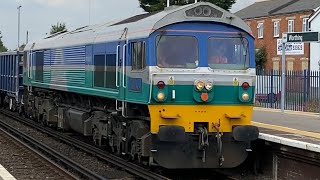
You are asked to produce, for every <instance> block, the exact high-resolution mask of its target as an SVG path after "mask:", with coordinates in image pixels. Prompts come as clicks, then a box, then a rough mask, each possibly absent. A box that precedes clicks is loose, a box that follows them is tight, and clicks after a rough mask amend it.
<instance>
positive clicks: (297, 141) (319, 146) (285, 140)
mask: <svg viewBox="0 0 320 180" xmlns="http://www.w3.org/2000/svg"><path fill="white" fill-rule="evenodd" d="M252 125H255V126H257V127H259V132H260V135H259V138H260V139H264V140H266V141H271V142H276V143H280V144H284V145H288V146H292V147H296V148H302V149H306V150H310V151H315V152H319V153H320V115H319V114H317V113H306V112H294V111H285V112H284V113H282V112H281V110H276V109H266V108H254V112H253V115H252Z"/></svg>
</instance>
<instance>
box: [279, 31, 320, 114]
mask: <svg viewBox="0 0 320 180" xmlns="http://www.w3.org/2000/svg"><path fill="white" fill-rule="evenodd" d="M289 42H318V43H319V42H320V32H311V31H309V32H290V33H282V60H281V71H282V74H281V112H282V113H283V112H284V99H285V65H286V60H285V59H286V53H285V52H286V50H285V48H286V43H289ZM318 88H320V87H318Z"/></svg>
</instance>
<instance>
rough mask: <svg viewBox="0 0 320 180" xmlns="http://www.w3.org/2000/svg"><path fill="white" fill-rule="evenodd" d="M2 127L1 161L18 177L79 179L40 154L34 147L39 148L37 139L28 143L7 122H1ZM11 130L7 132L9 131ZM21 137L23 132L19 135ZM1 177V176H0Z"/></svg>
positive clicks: (0, 130) (0, 138)
mask: <svg viewBox="0 0 320 180" xmlns="http://www.w3.org/2000/svg"><path fill="white" fill-rule="evenodd" d="M1 126H2V128H0V144H1V147H0V151H1V157H0V160H1V163H2V164H5V166H7V167H10V169H11V171H13V173H14V177H15V178H16V179H29V178H31V179H44V178H58V179H69V180H70V179H77V177H76V176H74V175H73V174H71V173H70V172H68V171H66V170H65V169H63V168H61V166H59V165H58V164H56V163H55V162H53V161H52V160H50V159H48V158H47V157H45V156H44V155H42V154H40V153H39V152H38V151H36V150H35V149H34V148H32V147H31V146H30V145H29V144H30V143H32V144H33V145H32V146H33V147H37V148H39V147H40V145H39V143H38V142H37V141H32V142H29V144H26V143H25V142H23V141H21V140H20V139H19V138H17V137H15V136H16V135H18V134H16V133H13V132H14V131H15V130H13V129H11V127H10V126H9V125H7V124H4V123H3V122H1ZM8 130H9V131H10V133H9V132H7V131H8ZM19 136H20V137H21V134H20V135H19ZM0 179H1V177H0Z"/></svg>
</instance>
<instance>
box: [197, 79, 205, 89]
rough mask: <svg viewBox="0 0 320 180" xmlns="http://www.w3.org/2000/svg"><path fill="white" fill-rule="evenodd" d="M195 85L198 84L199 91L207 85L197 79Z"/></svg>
mask: <svg viewBox="0 0 320 180" xmlns="http://www.w3.org/2000/svg"><path fill="white" fill-rule="evenodd" d="M195 85H196V88H197V90H198V91H201V90H202V89H203V88H204V86H205V85H204V83H203V82H202V81H196V82H195Z"/></svg>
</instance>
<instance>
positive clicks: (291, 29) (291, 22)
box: [288, 20, 294, 32]
mask: <svg viewBox="0 0 320 180" xmlns="http://www.w3.org/2000/svg"><path fill="white" fill-rule="evenodd" d="M288 32H294V20H288Z"/></svg>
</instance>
